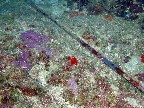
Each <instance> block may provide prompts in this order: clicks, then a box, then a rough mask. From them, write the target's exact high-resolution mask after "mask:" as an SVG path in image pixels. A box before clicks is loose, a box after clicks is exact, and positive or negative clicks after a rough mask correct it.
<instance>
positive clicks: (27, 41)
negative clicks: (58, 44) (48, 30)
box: [20, 30, 52, 56]
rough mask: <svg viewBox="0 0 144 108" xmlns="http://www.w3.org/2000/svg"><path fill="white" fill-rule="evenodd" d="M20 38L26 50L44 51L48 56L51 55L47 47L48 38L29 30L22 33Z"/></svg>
mask: <svg viewBox="0 0 144 108" xmlns="http://www.w3.org/2000/svg"><path fill="white" fill-rule="evenodd" d="M20 38H21V39H22V41H23V44H24V45H26V46H27V47H28V48H36V49H37V50H39V51H46V54H47V55H48V56H50V55H51V54H52V53H51V50H50V48H48V47H47V43H48V42H50V41H51V39H50V38H49V37H48V36H45V35H41V34H40V33H37V32H34V31H32V30H29V31H26V32H24V33H22V34H21V35H20Z"/></svg>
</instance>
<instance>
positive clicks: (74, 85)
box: [67, 78, 78, 96]
mask: <svg viewBox="0 0 144 108" xmlns="http://www.w3.org/2000/svg"><path fill="white" fill-rule="evenodd" d="M67 86H68V88H69V89H70V90H72V92H73V93H74V95H75V96H77V94H78V85H77V83H76V81H75V79H74V78H70V79H68V83H67Z"/></svg>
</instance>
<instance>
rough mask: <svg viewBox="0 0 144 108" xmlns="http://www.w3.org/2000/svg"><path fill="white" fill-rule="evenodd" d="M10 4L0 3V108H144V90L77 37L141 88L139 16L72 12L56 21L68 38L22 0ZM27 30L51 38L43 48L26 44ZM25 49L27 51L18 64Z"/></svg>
mask: <svg viewBox="0 0 144 108" xmlns="http://www.w3.org/2000/svg"><path fill="white" fill-rule="evenodd" d="M13 4H15V5H10V4H7V3H6V4H3V5H1V9H2V11H1V13H0V25H1V26H0V48H1V49H0V108H144V97H143V95H144V94H143V93H142V92H141V91H139V90H138V89H137V88H136V87H134V86H133V85H131V82H128V81H127V80H126V79H125V78H123V76H121V75H119V74H117V73H116V72H115V71H114V70H112V69H110V68H109V67H108V66H107V65H105V64H104V63H103V62H102V61H101V60H100V59H99V58H97V57H96V56H95V55H93V54H92V53H91V52H90V51H89V50H87V48H85V47H82V46H81V44H80V43H79V42H78V41H77V40H76V39H75V38H76V37H79V38H80V39H82V40H84V41H85V42H87V43H88V44H89V45H90V46H92V47H93V48H95V49H96V50H97V51H98V52H99V53H101V54H102V55H103V56H104V57H106V58H107V59H108V60H110V61H112V62H113V63H114V64H115V65H117V66H119V67H120V68H121V69H122V70H123V71H124V72H125V73H126V74H127V75H128V76H129V77H131V78H133V79H134V80H135V81H137V82H138V83H139V84H140V85H141V86H142V87H144V75H143V74H144V60H143V59H144V57H143V56H144V36H143V33H141V30H140V24H139V20H135V21H127V20H124V19H122V18H118V17H115V16H111V15H109V14H107V13H105V12H104V13H102V14H100V15H93V16H90V15H86V14H77V13H75V11H70V12H69V13H68V12H66V13H63V15H62V16H61V17H59V18H57V19H56V21H57V22H58V24H60V25H61V26H62V27H64V28H65V29H66V30H67V31H68V32H70V33H72V34H73V35H74V36H70V35H69V34H68V33H66V32H65V31H64V30H62V29H61V28H60V27H58V26H57V25H56V24H55V23H53V22H52V21H51V20H49V19H48V18H47V17H45V16H43V15H41V14H39V13H37V12H36V11H35V10H34V9H32V8H31V7H30V6H29V5H27V4H26V3H25V2H23V1H19V2H18V1H15V2H14V1H13ZM26 31H27V32H28V31H32V32H35V33H40V34H41V36H47V37H49V38H50V39H51V41H50V42H46V44H44V45H45V46H44V49H38V50H37V47H33V48H32V47H31V48H29V47H28V45H26V44H24V42H23V40H22V39H21V37H20V36H21V35H22V33H26ZM44 42H45V41H44ZM39 44H41V43H39ZM45 47H46V50H45ZM47 50H49V52H51V54H50V55H49V56H47V55H46V54H45V52H46V51H47ZM23 51H27V52H29V53H30V54H29V55H28V56H27V58H26V60H24V62H22V61H21V63H23V64H20V66H16V63H15V62H17V61H19V59H20V58H21V56H22V52H23ZM142 57H143V58H142ZM21 60H23V58H22V59H21ZM27 61H28V62H29V63H30V65H31V67H30V69H28V70H27V65H28V64H25V63H26V62H27Z"/></svg>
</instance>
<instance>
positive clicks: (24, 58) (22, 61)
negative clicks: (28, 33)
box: [14, 50, 31, 70]
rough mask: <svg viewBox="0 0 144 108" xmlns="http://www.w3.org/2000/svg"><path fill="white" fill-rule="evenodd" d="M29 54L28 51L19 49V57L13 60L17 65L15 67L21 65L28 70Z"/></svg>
mask: <svg viewBox="0 0 144 108" xmlns="http://www.w3.org/2000/svg"><path fill="white" fill-rule="evenodd" d="M29 56H30V54H29V52H28V51H25V50H23V51H21V52H20V57H19V59H18V60H17V61H15V62H14V64H15V65H16V66H17V67H21V68H23V69H25V70H30V69H31V63H30V62H28V60H27V59H28V57H29Z"/></svg>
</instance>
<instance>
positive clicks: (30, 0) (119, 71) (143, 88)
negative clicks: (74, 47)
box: [25, 0, 144, 93]
mask: <svg viewBox="0 0 144 108" xmlns="http://www.w3.org/2000/svg"><path fill="white" fill-rule="evenodd" d="M25 1H26V3H28V4H29V5H30V6H31V7H32V8H34V9H35V10H36V11H37V12H39V13H40V14H42V15H44V16H45V17H47V18H48V19H50V20H51V21H52V22H53V23H55V24H56V25H57V26H58V27H60V28H61V29H62V30H64V31H65V32H66V33H68V34H69V35H70V36H71V37H72V38H74V39H76V40H77V41H78V42H79V43H80V44H81V45H82V46H84V47H85V48H87V49H88V50H89V51H91V53H93V54H94V55H95V56H96V57H98V58H99V59H101V61H103V62H104V63H105V64H106V65H107V66H109V67H110V68H111V69H113V70H114V71H116V72H117V73H118V74H119V75H121V76H122V77H124V78H125V79H126V80H128V81H129V82H130V83H131V84H132V85H134V86H135V87H136V88H138V89H139V90H140V91H141V92H143V93H144V87H143V86H142V85H141V84H140V83H138V82H137V81H135V80H133V79H132V78H131V77H129V76H128V75H127V74H126V73H125V72H124V71H122V70H121V69H120V68H119V67H117V66H116V65H115V64H113V63H112V62H111V61H109V60H108V59H107V58H105V57H103V56H102V55H101V54H100V53H99V52H97V51H96V50H95V49H94V48H92V47H91V46H90V45H89V44H87V43H86V42H85V41H83V40H82V39H80V38H79V37H78V36H77V35H76V34H74V33H72V32H71V31H70V30H68V28H67V27H65V26H63V25H61V24H59V23H58V22H57V21H56V20H54V19H52V18H51V17H50V16H49V14H47V13H46V12H44V11H43V10H41V9H40V8H38V7H37V6H36V5H35V4H34V3H33V1H32V0H25Z"/></svg>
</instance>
